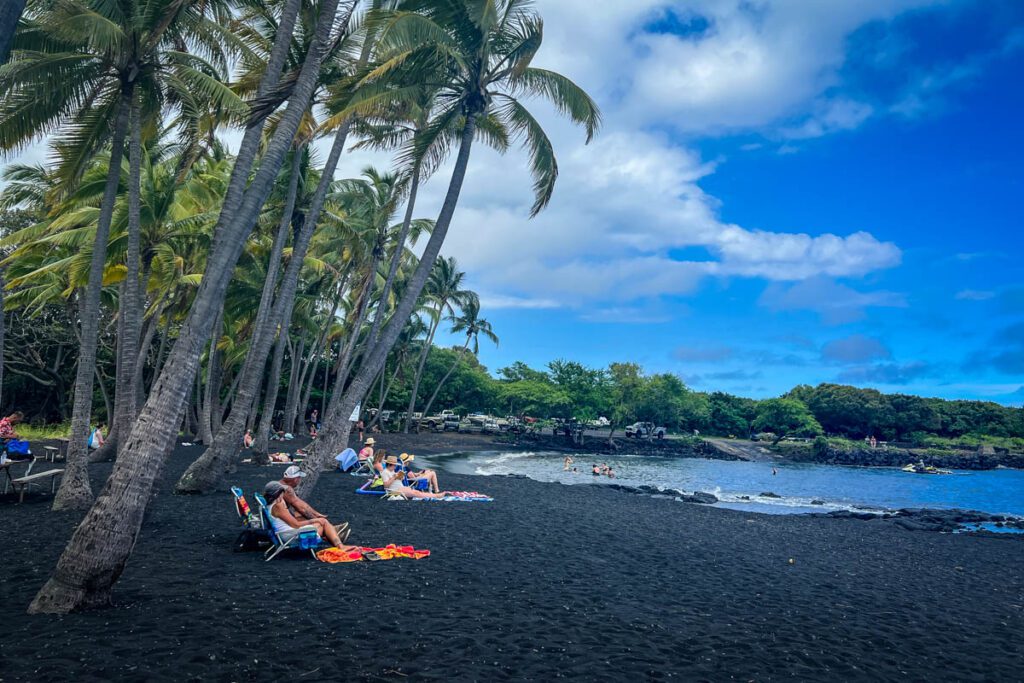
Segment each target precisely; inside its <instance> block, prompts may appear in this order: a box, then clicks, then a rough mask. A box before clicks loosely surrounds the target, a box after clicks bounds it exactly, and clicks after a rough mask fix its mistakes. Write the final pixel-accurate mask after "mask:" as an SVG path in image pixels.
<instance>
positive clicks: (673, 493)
mask: <svg viewBox="0 0 1024 683" xmlns="http://www.w3.org/2000/svg"><path fill="white" fill-rule="evenodd" d="M595 486H604V487H606V488H611V489H614V490H616V491H623V492H625V493H639V494H644V495H648V496H669V497H672V498H675V499H676V500H679V501H681V502H683V503H699V504H701V505H712V504H714V503H717V502H718V497H717V496H715V495H714V494H712V493H708V492H707V491H694V492H693V493H686V492H685V491H680V490H679V489H659V488H658V487H656V486H624V485H623V484H595Z"/></svg>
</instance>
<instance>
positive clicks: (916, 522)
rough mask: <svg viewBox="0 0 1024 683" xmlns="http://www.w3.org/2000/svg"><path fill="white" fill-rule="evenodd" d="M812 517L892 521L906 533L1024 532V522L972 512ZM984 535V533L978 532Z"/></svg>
mask: <svg viewBox="0 0 1024 683" xmlns="http://www.w3.org/2000/svg"><path fill="white" fill-rule="evenodd" d="M812 516H814V517H835V518H838V519H861V520H878V519H883V520H891V521H892V523H893V524H895V525H896V526H898V527H900V528H902V529H906V530H907V531H942V532H946V533H949V532H954V531H964V530H970V528H971V525H978V524H994V525H995V526H998V527H1003V528H1011V529H1024V519H1020V518H1018V517H1010V516H1007V515H990V514H988V513H987V512H977V511H975V510H959V509H951V510H935V509H930V508H903V509H900V510H895V511H892V512H886V513H883V514H872V513H869V512H860V511H857V510H852V511H851V510H836V511H834V512H824V513H814V514H813V515H812ZM981 533H986V532H981Z"/></svg>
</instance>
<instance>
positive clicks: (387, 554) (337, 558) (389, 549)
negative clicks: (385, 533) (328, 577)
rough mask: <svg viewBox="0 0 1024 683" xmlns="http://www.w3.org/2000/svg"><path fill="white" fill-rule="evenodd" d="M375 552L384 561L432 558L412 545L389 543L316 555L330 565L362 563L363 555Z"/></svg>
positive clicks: (327, 550)
mask: <svg viewBox="0 0 1024 683" xmlns="http://www.w3.org/2000/svg"><path fill="white" fill-rule="evenodd" d="M370 551H372V552H375V553H377V557H378V558H380V559H382V560H393V559H395V558H398V557H407V558H409V559H410V560H421V559H423V558H424V557H430V551H429V550H426V549H417V548H414V547H413V546H411V545H395V544H394V543H389V544H388V545H386V546H384V547H383V548H360V549H359V550H353V551H350V552H345V551H343V550H341V549H339V548H325V549H324V550H321V551H320V552H318V553H317V554H316V559H318V560H320V561H321V562H327V563H328V564H337V563H340V562H362V561H363V553H366V552H370Z"/></svg>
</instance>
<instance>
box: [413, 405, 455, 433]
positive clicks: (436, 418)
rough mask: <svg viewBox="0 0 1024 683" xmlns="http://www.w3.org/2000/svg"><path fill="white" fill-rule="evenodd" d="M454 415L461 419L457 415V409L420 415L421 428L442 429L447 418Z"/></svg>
mask: <svg viewBox="0 0 1024 683" xmlns="http://www.w3.org/2000/svg"><path fill="white" fill-rule="evenodd" d="M452 417H454V418H455V419H456V420H458V419H459V416H458V415H456V414H455V411H453V410H442V411H441V412H440V413H438V414H437V415H427V416H426V417H420V418H419V424H420V428H421V429H423V428H426V429H429V430H431V431H441V430H442V429H444V428H445V426H444V425H445V420H447V419H448V418H452ZM456 424H457V423H456Z"/></svg>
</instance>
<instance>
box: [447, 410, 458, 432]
mask: <svg viewBox="0 0 1024 683" xmlns="http://www.w3.org/2000/svg"><path fill="white" fill-rule="evenodd" d="M443 412H444V413H448V415H445V416H444V426H443V429H444V431H446V432H457V431H459V423H460V422H462V419H461V418H460V417H459V416H458V415H456V414H455V413H454V412H453V411H451V410H445V411H443Z"/></svg>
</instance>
